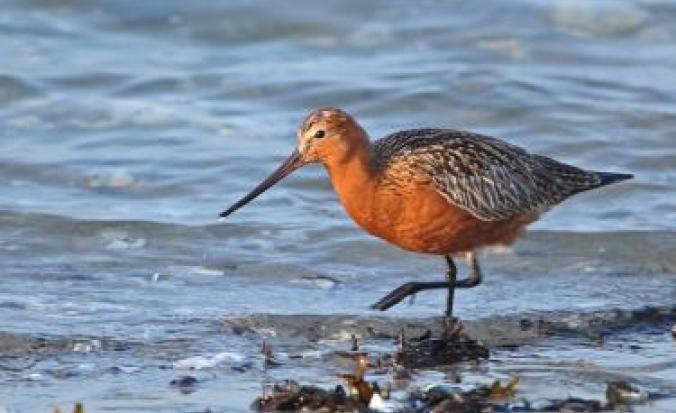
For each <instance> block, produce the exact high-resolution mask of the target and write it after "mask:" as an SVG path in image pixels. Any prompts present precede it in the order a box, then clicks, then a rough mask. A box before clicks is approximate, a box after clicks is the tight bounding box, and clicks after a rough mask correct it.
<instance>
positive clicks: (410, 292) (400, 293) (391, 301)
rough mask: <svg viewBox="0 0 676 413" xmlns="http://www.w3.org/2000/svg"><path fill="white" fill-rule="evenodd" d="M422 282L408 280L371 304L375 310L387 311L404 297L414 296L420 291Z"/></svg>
mask: <svg viewBox="0 0 676 413" xmlns="http://www.w3.org/2000/svg"><path fill="white" fill-rule="evenodd" d="M419 284H420V283H416V282H408V283H405V284H402V285H400V286H399V287H397V288H396V289H394V290H392V291H391V292H390V293H389V294H387V295H386V296H385V297H383V298H381V299H380V300H378V302H377V303H375V304H373V305H371V308H373V309H374V310H380V311H385V310H387V309H388V308H390V307H392V306H395V305H397V304H398V303H399V302H401V301H402V300H403V299H404V298H406V297H408V296H411V297H413V296H414V294H415V293H417V292H418V291H420V286H419Z"/></svg>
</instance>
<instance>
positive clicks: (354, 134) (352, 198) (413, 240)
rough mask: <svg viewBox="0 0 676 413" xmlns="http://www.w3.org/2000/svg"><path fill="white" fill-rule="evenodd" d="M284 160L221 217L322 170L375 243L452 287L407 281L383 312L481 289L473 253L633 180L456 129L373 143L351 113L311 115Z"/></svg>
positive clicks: (383, 306)
mask: <svg viewBox="0 0 676 413" xmlns="http://www.w3.org/2000/svg"><path fill="white" fill-rule="evenodd" d="M297 135H298V146H297V147H296V149H295V150H294V151H293V153H292V154H291V156H289V158H288V159H286V161H284V163H283V164H282V165H281V166H280V167H279V168H278V169H277V170H276V171H274V172H273V173H272V174H271V175H270V176H269V177H268V178H266V179H265V180H264V181H263V182H261V183H260V184H259V185H258V186H257V187H255V188H254V189H253V190H252V191H251V192H250V193H249V194H247V195H246V196H244V197H243V198H242V199H240V200H239V201H238V202H236V203H235V204H234V205H232V206H231V207H230V208H228V209H227V210H226V211H224V212H223V213H222V214H221V216H222V217H226V216H228V215H230V214H231V213H233V212H234V211H235V210H237V209H239V208H240V207H242V206H244V205H245V204H247V203H248V202H249V201H251V200H252V199H254V198H255V197H257V196H258V195H260V194H261V193H262V192H263V191H265V190H266V189H268V188H269V187H271V186H272V185H274V184H275V183H276V182H278V181H279V180H281V179H282V178H284V177H285V176H287V175H289V174H290V173H291V172H293V171H294V170H295V169H297V168H299V167H301V166H303V165H306V164H309V163H321V164H323V165H324V167H325V168H326V170H327V171H328V173H329V176H330V177H331V182H332V183H333V188H334V190H335V191H336V193H337V194H338V197H339V199H340V202H342V204H343V206H344V207H345V209H346V211H347V213H348V214H349V215H350V216H351V217H352V219H353V220H354V221H355V222H356V223H357V225H359V226H360V227H361V228H363V229H364V230H365V231H367V232H368V233H370V234H373V235H375V236H377V237H380V238H383V239H385V240H386V241H389V242H390V243H392V244H394V245H397V246H399V247H401V248H403V249H406V250H409V251H415V252H421V253H427V254H436V255H440V256H443V257H444V258H445V259H446V263H447V265H448V272H447V279H446V280H444V281H436V282H409V283H405V284H403V285H401V286H400V287H398V288H397V289H395V290H393V291H392V292H391V293H390V294H388V295H386V296H385V297H383V298H382V299H381V300H380V301H378V302H377V303H375V304H374V305H373V306H372V307H373V308H376V309H379V310H386V309H388V308H390V307H392V306H393V305H395V304H397V303H398V302H400V301H401V300H403V299H404V298H405V297H407V296H409V295H412V294H415V293H417V292H418V291H422V290H428V289H436V288H447V289H448V300H447V303H446V315H447V316H448V317H451V316H452V312H453V294H454V290H455V288H470V287H474V286H476V285H478V284H480V283H481V278H482V275H481V270H480V268H479V263H478V261H477V258H476V255H475V251H476V250H477V249H479V248H481V247H485V246H490V245H499V244H503V245H504V244H511V243H512V242H514V241H515V239H516V238H517V237H518V235H519V234H520V233H521V232H522V231H523V230H524V228H525V227H526V226H527V225H528V224H530V223H532V222H533V221H535V220H536V219H538V217H539V216H540V215H541V214H542V213H543V212H545V211H546V210H547V209H549V208H551V207H552V206H554V205H556V204H558V203H560V202H561V201H563V200H564V199H566V198H568V197H570V196H572V195H575V194H577V193H578V192H582V191H587V190H589V189H594V188H598V187H601V186H604V185H608V184H611V183H614V182H619V181H624V180H626V179H630V178H631V177H632V175H629V174H618V173H610V172H595V171H587V170H583V169H580V168H577V167H574V166H571V165H566V164H564V163H561V162H558V161H555V160H554V159H551V158H548V157H546V156H542V155H536V154H532V153H529V152H527V151H526V150H524V149H521V148H519V147H517V146H514V145H511V144H509V143H507V142H504V141H502V140H500V139H496V138H492V137H489V136H485V135H481V134H477V133H472V132H465V131H460V130H454V129H434V128H425V129H412V130H404V131H400V132H395V133H392V134H390V135H387V136H385V137H383V138H381V139H378V140H376V141H374V142H371V141H370V140H369V137H368V134H367V133H366V131H364V129H362V127H361V126H359V124H358V123H357V122H356V121H355V120H354V119H353V118H352V117H351V116H350V115H349V114H347V113H345V112H344V111H342V110H340V109H335V108H321V109H316V110H314V111H312V112H311V113H310V114H309V115H308V116H307V118H305V120H304V121H303V123H302V124H301V126H300V128H299V129H298V134H297ZM460 254H462V255H464V256H465V257H466V259H467V262H468V266H469V271H470V273H469V276H468V277H467V278H464V279H461V280H458V279H456V273H457V270H456V266H455V264H454V262H453V256H456V255H460Z"/></svg>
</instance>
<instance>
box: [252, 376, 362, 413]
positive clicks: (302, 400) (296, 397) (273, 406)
mask: <svg viewBox="0 0 676 413" xmlns="http://www.w3.org/2000/svg"><path fill="white" fill-rule="evenodd" d="M364 407H366V406H364V405H363V404H362V403H361V402H360V401H359V399H357V398H354V397H348V395H347V393H345V389H344V388H343V386H341V385H337V386H336V387H335V389H334V390H332V391H330V390H325V389H322V388H321V387H317V386H312V385H300V384H298V383H297V382H296V381H294V380H285V381H284V382H282V383H278V384H275V385H274V386H273V387H272V391H271V392H270V393H268V394H263V396H261V397H258V398H256V400H254V402H253V403H252V404H251V408H252V409H253V410H256V411H258V412H275V411H279V412H296V411H301V410H320V409H321V410H323V411H328V412H347V411H355V410H360V409H363V408H364Z"/></svg>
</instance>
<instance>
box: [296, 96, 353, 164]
mask: <svg viewBox="0 0 676 413" xmlns="http://www.w3.org/2000/svg"><path fill="white" fill-rule="evenodd" d="M363 134H364V132H363V130H362V129H361V127H360V126H359V125H358V124H357V123H356V122H355V121H354V119H352V117H350V115H348V114H347V113H345V112H343V111H341V110H339V109H334V108H323V109H316V110H314V111H312V112H310V114H309V115H308V117H307V118H305V120H304V121H303V123H302V124H301V126H300V127H299V128H298V133H297V138H298V149H297V150H298V153H299V155H300V157H301V159H302V162H303V163H304V164H306V163H323V164H328V163H331V162H335V161H340V160H342V159H344V158H346V157H347V156H348V155H349V154H350V153H351V152H352V151H353V150H354V149H355V146H356V144H358V143H360V142H358V141H357V139H360V140H361V139H362V135H363Z"/></svg>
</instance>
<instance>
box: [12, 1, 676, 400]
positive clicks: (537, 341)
mask: <svg viewBox="0 0 676 413" xmlns="http://www.w3.org/2000/svg"><path fill="white" fill-rule="evenodd" d="M423 6H424V7H423ZM674 18H676V4H674V2H672V1H666V0H662V1H660V0H644V1H638V0H637V1H597V2H585V1H553V2H552V1H536V0H520V1H512V2H509V3H504V2H498V1H489V2H472V1H432V0H430V1H425V2H424V4H423V5H422V6H418V7H412V5H411V3H410V2H404V1H387V2H385V1H376V2H368V3H364V2H360V1H356V0H355V1H328V2H322V3H321V4H317V2H307V1H299V2H294V3H293V4H292V5H289V6H287V7H271V6H270V5H269V4H268V3H266V2H262V1H258V0H256V1H230V2H227V4H225V3H214V2H210V1H196V2H190V4H189V5H188V3H186V2H183V1H178V0H176V1H174V0H172V1H165V2H162V3H161V4H160V3H155V2H131V1H118V2H104V1H93V2H84V1H77V0H75V1H65V0H62V1H45V0H31V1H19V0H16V1H11V0H7V1H5V2H4V3H3V7H2V8H1V9H0V36H1V37H2V41H0V124H1V125H2V128H0V191H1V193H2V196H1V197H0V274H1V277H0V332H2V333H0V350H1V351H0V411H3V409H4V410H6V411H11V412H33V411H49V409H51V407H52V406H54V405H55V404H58V405H60V406H61V407H62V408H65V407H66V406H69V405H71V404H72V403H73V402H74V401H75V400H76V399H81V400H84V401H85V406H86V407H88V408H89V409H91V411H98V410H103V409H107V410H112V411H135V412H136V411H153V412H159V411H199V410H204V409H205V408H207V407H210V408H212V409H213V410H214V411H232V410H237V411H245V410H247V409H248V405H249V403H250V401H251V400H252V399H253V397H254V396H255V395H256V394H258V393H259V392H260V386H261V382H262V381H263V380H265V377H264V376H265V374H268V373H263V372H262V371H261V368H260V360H259V359H258V357H259V355H258V347H259V345H260V340H261V337H263V336H267V337H268V338H269V339H270V340H271V341H272V342H273V345H275V346H276V347H277V348H279V349H280V351H290V352H293V351H323V349H324V347H323V346H328V348H331V346H335V347H341V348H342V347H343V346H348V344H347V343H348V342H349V340H348V338H349V334H347V333H345V334H347V336H345V335H343V336H341V337H342V339H340V340H338V341H336V342H330V343H324V344H322V345H314V344H312V345H310V344H308V343H307V342H306V341H304V340H299V341H298V340H293V339H288V338H284V336H285V334H284V331H286V330H285V329H288V330H290V331H298V330H299V329H300V330H302V329H303V325H304V324H303V323H304V322H305V321H304V319H303V318H301V317H298V318H296V317H292V316H291V317H290V318H289V319H288V320H290V321H285V322H283V323H282V322H280V321H279V320H276V319H275V320H273V321H272V322H270V323H269V325H267V327H266V328H265V329H264V330H263V331H259V332H258V333H255V334H249V335H238V334H235V333H233V332H232V331H231V330H229V329H228V328H224V324H223V320H224V319H225V320H229V319H231V318H232V317H236V316H237V317H244V318H245V319H247V317H250V318H251V317H252V319H256V317H253V316H252V315H253V314H281V315H293V314H315V315H322V316H325V317H327V318H326V319H324V320H325V321H324V323H325V324H326V325H328V326H329V327H330V326H332V325H333V324H335V320H334V319H333V318H331V317H334V316H336V315H343V316H347V317H348V319H352V318H353V317H359V319H365V320H366V322H376V321H374V320H376V318H374V317H376V316H378V317H379V316H382V314H376V313H374V312H372V311H371V310H369V309H368V305H369V304H371V303H372V302H374V301H376V300H377V299H378V298H380V296H381V295H382V294H384V293H386V292H387V291H389V290H390V289H391V288H394V287H395V286H397V285H398V284H399V283H401V282H403V281H406V280H409V279H411V278H419V279H433V278H435V277H440V276H441V271H442V270H443V267H442V262H441V260H439V259H436V258H431V257H426V256H421V255H415V254H410V253H406V252H402V251H400V250H398V249H395V248H393V247H391V246H388V245H386V244H384V243H383V242H381V241H379V240H377V239H374V238H371V237H368V236H366V235H364V234H363V233H362V232H361V231H359V230H358V229H356V228H355V227H354V225H353V224H352V223H351V221H350V220H349V218H347V217H346V216H345V214H344V212H343V211H342V207H341V206H340V205H339V204H338V203H337V201H336V200H335V196H334V194H333V192H332V190H331V187H330V184H329V183H328V181H327V179H326V176H325V173H324V171H323V170H321V168H317V167H315V168H307V170H302V171H299V172H297V173H295V174H294V176H292V177H291V178H289V179H288V180H287V181H285V182H284V183H283V184H281V185H279V186H278V187H276V188H275V189H274V190H272V191H270V192H269V193H267V194H266V195H264V196H262V197H261V198H260V199H259V200H257V201H256V202H255V203H254V204H252V205H251V206H249V207H247V208H245V209H243V210H242V211H240V212H238V213H237V214H236V215H234V216H233V217H232V218H231V219H229V220H228V221H227V222H218V221H217V220H216V216H217V214H218V213H219V212H220V211H221V210H222V209H223V208H224V207H226V206H227V205H228V204H229V203H231V202H233V201H234V200H236V199H237V198H238V197H239V196H240V195H242V193H243V192H245V191H246V190H248V189H250V188H251V187H252V186H253V185H254V184H255V183H257V182H258V181H259V180H260V179H261V178H262V177H263V176H265V175H266V174H267V173H268V172H269V171H270V170H272V168H274V167H275V166H276V165H277V164H278V163H279V162H280V160H281V159H282V158H283V157H284V156H286V155H287V154H288V152H290V150H291V148H292V147H293V145H294V129H295V127H296V126H297V124H298V123H299V122H300V120H301V119H302V118H303V117H304V115H305V113H306V112H307V111H308V110H309V109H310V108H312V107H315V106H320V105H332V106H339V107H343V108H345V109H347V110H348V111H350V112H352V113H353V114H355V115H356V116H357V117H358V119H359V120H360V121H361V122H362V124H363V126H364V127H365V128H366V129H367V130H368V131H370V133H371V134H372V136H373V137H374V138H375V137H379V136H381V135H383V134H385V133H387V132H389V131H392V130H396V129H401V128H406V127H417V126H455V127H460V128H465V129H472V130H476V131H480V132H484V133H488V134H492V135H496V136H500V137H504V138H506V139H508V140H510V141H511V142H514V143H517V144H519V145H523V146H525V147H528V148H529V149H531V150H533V151H537V152H540V153H543V154H547V155H550V156H554V157H557V158H560V159H562V160H564V161H567V162H570V163H574V164H576V165H580V166H583V167H588V168H591V169H598V170H609V171H628V172H632V173H634V174H635V175H636V178H635V179H634V180H632V181H630V182H627V183H623V184H621V185H617V186H614V187H609V188H605V189H602V190H599V191H595V192H590V193H586V194H581V195H579V196H577V197H576V198H574V199H571V200H569V201H567V202H565V203H564V204H563V205H562V206H560V207H558V208H556V209H555V210H553V211H551V212H550V213H548V214H547V215H546V216H545V217H544V218H543V219H542V220H541V221H539V222H538V223H536V224H535V225H533V226H532V230H531V231H530V232H529V233H528V234H527V235H526V236H525V237H524V239H523V240H522V241H521V242H520V243H518V244H517V245H516V246H515V247H514V248H513V249H505V250H499V251H486V252H484V254H483V255H482V262H483V267H484V270H485V273H486V280H485V283H484V285H482V286H481V287H480V288H477V289H474V290H471V291H461V292H459V293H458V298H457V300H456V302H457V304H456V305H457V315H458V316H460V317H461V318H462V319H464V320H469V322H471V323H477V324H476V325H479V326H481V325H493V324H495V323H497V324H499V325H510V324H509V323H508V321H504V323H506V324H504V323H503V324H500V323H501V322H502V321H500V322H498V321H495V320H496V317H497V319H498V320H502V319H500V317H503V316H504V317H506V319H507V320H519V319H521V318H533V319H537V318H539V317H540V315H542V317H544V318H545V319H549V320H553V321H556V320H567V319H569V318H571V317H572V318H573V319H574V318H575V317H586V316H589V315H590V314H591V315H593V314H597V313H598V312H601V314H602V315H601V316H600V317H601V318H602V319H603V318H608V317H611V316H612V314H613V313H612V311H611V309H620V310H624V311H630V310H634V309H638V308H643V307H645V306H648V305H649V306H653V307H656V308H659V309H661V310H663V311H667V314H671V315H667V316H665V317H663V318H661V319H660V320H659V321H655V320H647V319H640V320H635V322H631V323H627V324H623V325H618V326H613V327H609V330H608V331H607V334H608V335H609V337H610V338H609V339H608V340H606V341H604V342H603V343H601V344H599V343H598V342H597V340H595V339H594V338H589V337H587V335H588V334H586V333H576V334H572V335H571V334H570V333H569V332H568V333H566V332H565V331H562V330H556V331H554V332H553V333H552V336H548V337H544V338H543V337H537V338H533V339H531V340H529V341H527V342H520V343H519V344H520V346H519V347H517V348H516V349H514V350H499V349H498V350H497V351H494V352H493V358H492V360H491V361H490V362H488V363H486V364H485V365H484V367H482V368H480V369H479V370H478V371H474V370H472V371H463V374H464V375H466V376H467V377H469V378H470V380H475V381H477V382H490V381H492V378H494V377H496V376H499V377H502V376H504V377H506V376H508V375H509V374H512V373H517V374H519V375H521V376H522V377H523V382H522V386H521V388H522V391H523V394H526V395H528V396H529V397H536V396H539V397H549V396H551V397H559V396H565V395H567V394H575V395H582V396H590V397H596V398H599V397H602V396H603V388H604V387H603V383H604V381H605V380H607V379H609V378H611V377H615V376H618V375H619V376H622V377H624V378H627V379H630V380H633V381H635V382H637V383H638V384H640V385H642V386H645V387H646V388H647V389H648V390H652V391H657V392H662V393H664V394H667V395H669V398H667V399H665V400H662V401H658V402H656V403H655V404H654V405H652V406H649V407H643V408H641V407H639V408H638V409H637V410H638V411H665V412H666V411H670V410H669V407H670V405H672V404H673V403H676V401H674V400H675V396H674V394H676V391H675V390H674V388H676V365H675V364H674V359H675V357H674V354H676V353H674V351H675V349H674V344H673V342H672V339H671V338H670V337H669V335H668V333H667V332H666V329H667V328H668V327H669V322H670V321H669V320H671V321H673V312H672V313H669V311H673V310H671V309H673V305H674V302H676V300H675V298H676V227H675V225H674V223H675V222H676V76H674V73H675V70H676V26H674V25H673V21H674ZM442 301H443V297H442V295H441V293H428V294H421V295H419V296H418V297H417V298H416V302H415V305H412V306H407V305H401V306H398V307H396V308H394V309H393V310H391V311H390V312H388V313H386V314H384V316H385V317H386V320H390V321H389V322H390V324H388V325H389V326H390V328H392V329H395V330H396V326H397V325H399V323H401V320H402V317H408V318H411V317H413V318H416V319H419V323H423V324H424V323H425V322H426V321H425V320H428V319H429V317H431V316H435V315H437V314H439V312H440V310H441V308H440V305H441V303H442ZM669 317H671V319H670V318H669ZM283 320H287V319H283ZM280 323H281V324H280ZM289 324H290V326H289ZM226 326H227V323H226ZM299 334H300V337H301V338H302V337H306V334H305V333H302V331H301V333H299ZM513 334H514V333H511V332H509V330H506V332H502V333H500V334H497V336H498V337H502V336H505V337H507V339H510V338H511V336H512V335H513ZM488 336H490V335H488ZM40 340H45V341H44V342H42V341H40ZM365 345H371V346H374V348H377V349H385V348H387V347H388V346H389V345H391V343H390V342H389V341H388V340H383V339H373V340H372V342H371V343H367V344H365ZM631 345H634V346H639V348H634V349H632V347H630V346H631ZM193 357H201V358H198V359H191V358H193ZM181 360H183V361H185V360H189V361H190V362H195V360H197V361H198V362H200V363H203V365H204V366H205V367H204V368H202V369H200V370H196V371H193V372H189V373H188V374H195V375H196V377H197V378H198V379H199V383H198V385H197V387H196V389H197V390H196V391H195V392H194V393H191V394H188V395H184V394H181V393H180V392H179V391H177V390H176V389H175V388H172V387H171V386H170V385H169V382H170V381H171V380H172V379H175V378H176V377H179V376H181V375H182V374H185V372H184V371H183V370H182V369H181V368H177V365H176V363H177V362H179V361H181ZM323 364H324V363H323V362H321V360H317V359H312V358H309V359H307V360H304V361H302V362H296V361H291V362H288V363H286V364H285V366H284V367H283V368H281V369H278V370H276V371H274V372H273V374H272V376H273V378H278V379H282V378H286V377H290V376H293V377H297V378H300V379H301V380H303V381H308V382H319V383H323V384H326V385H333V384H335V383H336V379H335V376H331V375H330V374H329V373H331V372H333V370H334V369H339V368H341V367H342V366H335V365H334V364H331V363H328V366H329V367H326V366H324V365H323ZM178 366H179V367H180V366H181V363H179V364H178ZM232 366H235V367H238V366H239V367H242V366H244V367H243V370H244V371H245V372H244V373H239V372H236V371H234V370H232V369H231V367H232ZM553 366H556V368H554V367H553ZM418 379H419V380H420V382H425V380H428V381H431V382H434V381H435V380H436V381H438V380H440V376H438V375H435V373H434V372H422V373H421V376H420V377H419V378H418ZM641 409H644V410H641ZM646 409H649V410H646Z"/></svg>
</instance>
